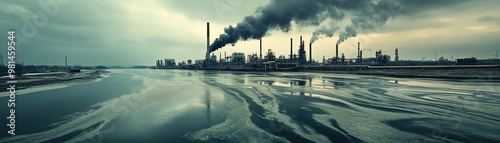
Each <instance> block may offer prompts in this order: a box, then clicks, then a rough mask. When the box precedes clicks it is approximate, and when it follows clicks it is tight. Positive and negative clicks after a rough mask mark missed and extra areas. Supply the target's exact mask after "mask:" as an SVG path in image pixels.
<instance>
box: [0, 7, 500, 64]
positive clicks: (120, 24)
mask: <svg viewBox="0 0 500 143" xmlns="http://www.w3.org/2000/svg"><path fill="white" fill-rule="evenodd" d="M377 1H378V3H373V1H372V0H356V1H350V0H310V1H307V0H257V1H239V0H203V1H199V0H166V1H159V0H158V1H155V0H153V1H144V2H135V1H99V0H87V1H77V0H70V1H69V3H67V4H65V5H60V6H59V12H58V13H57V14H56V15H55V16H53V17H52V16H49V17H48V22H47V24H46V25H44V26H35V27H36V29H37V34H35V35H34V36H33V37H31V38H26V37H25V38H26V39H27V40H28V42H27V43H22V41H21V39H18V40H19V41H18V42H19V43H21V44H20V45H19V48H18V52H19V55H18V60H19V61H24V62H25V63H26V64H36V63H37V62H40V64H60V65H62V64H63V63H64V56H68V57H70V59H71V63H74V64H82V65H95V64H104V65H140V64H142V65H143V64H154V61H155V60H156V59H159V58H167V57H168V58H176V59H178V61H179V59H183V60H186V59H192V58H196V57H202V56H203V55H204V52H205V44H206V43H205V42H206V39H204V36H205V31H204V30H205V29H204V25H205V21H211V22H213V23H216V25H219V24H224V25H226V24H235V23H236V25H233V26H228V27H227V28H226V29H225V30H224V33H226V36H222V37H225V38H227V41H229V42H228V43H235V42H237V41H238V40H240V41H241V40H249V39H258V38H261V37H263V36H269V35H270V34H271V32H273V31H276V32H281V31H285V32H287V31H288V32H290V31H292V32H295V33H290V35H300V34H303V33H304V32H308V33H309V32H311V33H312V34H313V35H316V38H319V37H321V36H323V35H324V36H325V37H332V36H334V35H335V36H341V35H342V34H343V33H345V35H343V36H345V37H346V38H345V39H348V38H349V37H352V36H353V35H360V34H363V33H380V34H384V33H388V32H404V31H410V30H419V29H440V28H444V27H451V26H454V25H456V24H457V23H450V22H435V21H432V20H433V19H437V18H446V17H457V15H452V14H453V13H457V12H462V11H470V12H469V13H466V12H464V13H462V16H463V17H469V18H470V17H473V18H472V19H468V21H473V22H480V23H497V24H498V23H499V20H498V19H499V18H498V17H496V16H495V15H494V14H491V13H486V12H485V13H481V12H479V11H484V10H482V9H485V8H488V9H487V11H491V12H494V11H495V10H496V9H497V8H498V5H499V3H500V1H496V0H485V1H470V0H377ZM42 2H45V1H42ZM232 2H236V3H232ZM237 2H240V3H237ZM384 2H385V3H384ZM143 3H153V5H151V4H144V5H142V4H143ZM154 4H157V5H154ZM151 7H153V8H151ZM217 8H224V9H223V10H224V11H219V12H218V11H217ZM39 11H42V12H43V11H44V9H43V8H42V7H41V6H40V5H39V4H38V1H30V0H15V1H14V0H11V1H0V18H1V19H2V20H1V21H0V27H2V28H4V31H5V30H7V29H11V28H13V29H16V30H17V31H18V34H19V35H18V36H19V37H23V35H22V30H23V26H24V25H25V22H24V21H23V20H22V19H23V18H27V19H28V20H29V21H31V23H32V22H33V19H32V17H33V16H34V15H35V14H36V13H37V12H39ZM220 12H222V15H220ZM165 13H166V14H165ZM479 13H480V14H479ZM163 15H168V16H165V17H161V16H163ZM178 15H180V16H179V17H181V18H178V19H175V18H177V16H178ZM245 16H246V17H245ZM462 16H460V17H462ZM221 17H222V18H221ZM478 17H479V18H478ZM184 18H185V19H184ZM242 19H243V20H242ZM394 19H397V21H396V22H394V21H391V20H394ZM183 20H185V21H184V22H183ZM200 21H201V22H200ZM342 22H348V23H347V24H345V23H342ZM391 22H392V23H391ZM464 22H465V21H464ZM192 23H195V24H192ZM196 23H199V24H196ZM340 24H345V25H340ZM472 24H475V23H472ZM472 24H471V26H473V27H474V26H483V25H472ZM463 25H466V24H463ZM198 26H199V27H198ZM295 26H297V27H299V28H298V29H300V28H302V27H310V28H311V30H309V31H307V30H306V31H294V30H292V29H293V28H297V27H295ZM488 28H491V30H490V31H494V30H495V28H497V29H498V27H494V26H493V27H488ZM378 29H381V30H378ZM213 31H217V30H213ZM476 32H479V33H480V32H481V31H480V30H476ZM228 33H230V34H228ZM353 33H356V34H353ZM497 33H498V32H497ZM234 34H237V35H243V36H239V37H238V36H233V35H234ZM476 34H477V33H476ZM483 34H484V33H483ZM489 34H490V35H489V36H494V37H498V36H499V35H498V34H496V33H493V34H492V33H489ZM276 35H278V37H279V36H280V34H273V36H276ZM479 35H481V34H479ZM495 35H496V36H495ZM401 36H402V37H404V36H406V35H401ZM313 37H314V36H313ZM476 37H481V36H474V37H472V36H470V37H459V38H471V40H475V41H477V42H473V43H477V44H482V45H476V46H475V47H478V48H484V47H487V48H488V49H489V50H491V49H494V47H492V46H493V45H500V44H498V42H496V43H494V42H495V41H494V40H486V41H485V40H483V39H484V37H481V38H483V39H481V38H476ZM219 38H220V37H219ZM279 38H281V37H279ZM288 38H289V37H287V38H286V39H288ZM407 39H411V38H407ZM383 40H384V39H382V41H383ZM391 40H392V39H391ZM456 41H459V42H457V43H460V44H456V45H454V46H456V48H457V49H459V48H463V49H465V48H470V47H468V46H460V45H467V44H466V43H464V42H463V41H465V40H461V39H456ZM265 42H269V45H270V46H269V47H271V46H273V47H288V46H282V45H280V44H274V43H273V42H272V41H265ZM407 42H409V43H408V44H409V45H418V43H417V44H415V43H412V42H411V41H407ZM421 42H422V41H419V43H421ZM435 42H437V41H435ZM215 43H217V42H215ZM219 44H220V45H222V43H219ZM271 44H274V45H271ZM287 44H288V42H287ZM317 44H318V46H317V47H318V48H317V49H318V50H319V49H320V47H321V45H320V44H321V42H318V43H317ZM242 45H244V44H242ZM443 45H445V43H444V44H441V45H440V44H439V43H435V44H433V45H431V46H432V47H439V48H442V47H449V48H447V49H452V48H453V47H452V46H443ZM377 46H378V47H382V46H384V45H377ZM245 47H252V45H245ZM343 47H345V46H343ZM407 47H409V46H407ZM413 47H414V48H415V49H411V50H414V51H419V50H421V49H419V48H420V47H419V46H413ZM237 50H240V49H237ZM241 50H242V51H244V50H245V49H241ZM403 50H404V48H403ZM277 51H278V49H277ZM408 51H410V50H408ZM427 51H429V50H428V49H427ZM455 51H458V50H455ZM0 52H2V53H4V55H5V52H6V50H5V48H2V49H1V50H0ZM415 53H418V52H415ZM196 55H199V56H196ZM4 61H5V59H4Z"/></svg>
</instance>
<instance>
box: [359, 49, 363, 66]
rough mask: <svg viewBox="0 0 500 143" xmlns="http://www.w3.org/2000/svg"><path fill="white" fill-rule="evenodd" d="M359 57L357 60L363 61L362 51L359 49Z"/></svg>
mask: <svg viewBox="0 0 500 143" xmlns="http://www.w3.org/2000/svg"><path fill="white" fill-rule="evenodd" d="M359 59H360V61H359V62H360V63H362V62H363V51H362V50H360V51H359Z"/></svg>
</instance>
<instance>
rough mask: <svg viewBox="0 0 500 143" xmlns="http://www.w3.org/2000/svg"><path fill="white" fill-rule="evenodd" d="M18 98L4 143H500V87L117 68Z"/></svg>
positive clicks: (460, 82) (495, 84) (476, 82)
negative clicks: (13, 129) (96, 78)
mask: <svg viewBox="0 0 500 143" xmlns="http://www.w3.org/2000/svg"><path fill="white" fill-rule="evenodd" d="M111 72H112V73H111V75H110V76H109V77H107V78H104V79H102V80H99V81H94V82H89V83H84V84H75V85H71V86H68V87H64V88H58V89H50V90H41V91H37V92H31V93H26V94H21V95H18V96H16V113H17V114H16V136H10V135H8V134H7V131H8V128H7V127H6V126H5V124H7V122H8V120H7V119H5V117H7V116H8V114H7V113H6V111H7V109H6V108H3V107H7V105H6V104H7V100H8V97H6V96H5V93H2V94H1V95H2V96H1V97H0V101H1V103H2V104H4V103H5V104H4V105H2V108H1V110H2V111H1V112H0V114H1V116H2V120H1V122H2V124H4V125H3V126H0V129H1V131H2V134H1V135H2V137H1V138H0V142H120V143H122V142H148V143H149V142H256V143H263V142H301V143H306V142H500V134H499V133H500V106H499V105H500V91H499V90H500V88H499V87H500V82H494V81H489V80H487V79H485V80H474V81H472V80H457V81H450V80H436V79H411V78H388V77H378V76H358V75H335V74H316V73H248V72H219V71H183V70H111Z"/></svg>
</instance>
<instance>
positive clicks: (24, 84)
mask: <svg viewBox="0 0 500 143" xmlns="http://www.w3.org/2000/svg"><path fill="white" fill-rule="evenodd" d="M109 73H110V72H109V71H82V72H80V73H66V72H53V73H26V74H23V75H20V76H19V75H18V76H16V77H15V80H16V81H17V83H15V85H16V90H25V89H30V88H33V87H46V86H50V85H56V84H59V85H61V86H64V85H65V84H69V83H85V82H89V81H92V80H95V79H100V78H103V77H104V76H105V75H107V74H109ZM2 79H7V77H2ZM7 81H8V80H5V82H3V83H1V84H0V88H1V89H6V88H8V87H9V86H10V84H9V83H7ZM5 92H8V91H7V90H2V91H0V93H5Z"/></svg>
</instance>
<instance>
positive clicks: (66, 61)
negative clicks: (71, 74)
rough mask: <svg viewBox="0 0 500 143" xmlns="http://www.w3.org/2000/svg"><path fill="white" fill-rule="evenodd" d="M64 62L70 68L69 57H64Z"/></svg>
mask: <svg viewBox="0 0 500 143" xmlns="http://www.w3.org/2000/svg"><path fill="white" fill-rule="evenodd" d="M64 63H66V68H68V57H67V56H66V57H64Z"/></svg>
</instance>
